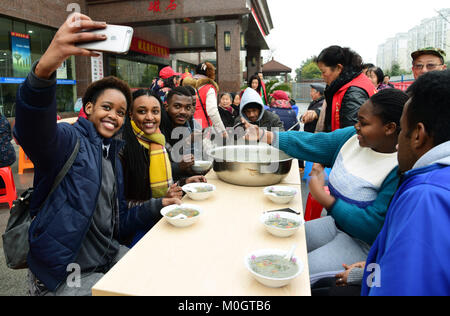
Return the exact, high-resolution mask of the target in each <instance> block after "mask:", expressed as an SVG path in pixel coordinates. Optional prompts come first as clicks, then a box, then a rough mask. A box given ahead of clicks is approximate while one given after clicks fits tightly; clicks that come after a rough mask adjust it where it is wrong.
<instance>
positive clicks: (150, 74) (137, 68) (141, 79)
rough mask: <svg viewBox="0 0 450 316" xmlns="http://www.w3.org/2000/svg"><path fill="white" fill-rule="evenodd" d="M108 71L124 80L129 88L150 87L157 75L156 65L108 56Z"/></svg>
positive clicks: (157, 68)
mask: <svg viewBox="0 0 450 316" xmlns="http://www.w3.org/2000/svg"><path fill="white" fill-rule="evenodd" d="M109 67H110V73H111V75H113V76H116V77H118V78H120V79H122V80H124V81H126V82H127V83H128V84H129V85H130V87H131V88H147V89H148V88H150V86H151V85H152V81H153V79H154V78H156V77H158V73H159V67H158V65H153V64H146V63H142V62H137V61H132V60H127V59H122V58H116V57H110V61H109Z"/></svg>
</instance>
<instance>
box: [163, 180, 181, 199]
mask: <svg viewBox="0 0 450 316" xmlns="http://www.w3.org/2000/svg"><path fill="white" fill-rule="evenodd" d="M166 198H177V199H181V198H183V190H182V189H181V188H180V186H178V184H177V183H175V184H172V185H171V186H170V188H169V190H168V191H167V194H166Z"/></svg>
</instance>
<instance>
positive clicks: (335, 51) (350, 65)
mask: <svg viewBox="0 0 450 316" xmlns="http://www.w3.org/2000/svg"><path fill="white" fill-rule="evenodd" d="M315 62H316V63H324V64H325V65H326V66H327V67H332V68H334V67H336V66H337V65H338V64H341V65H342V66H344V69H349V70H351V71H355V72H360V71H362V69H363V62H362V58H361V56H360V55H358V54H357V53H355V52H354V51H352V50H351V49H350V48H347V47H345V48H342V47H340V46H336V45H335V46H330V47H328V48H325V49H324V50H323V51H322V52H321V53H320V55H319V56H318V57H317V58H316V60H315Z"/></svg>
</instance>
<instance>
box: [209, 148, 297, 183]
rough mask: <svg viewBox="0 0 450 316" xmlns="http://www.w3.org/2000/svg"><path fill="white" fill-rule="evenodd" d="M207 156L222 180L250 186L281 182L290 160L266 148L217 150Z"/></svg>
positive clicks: (285, 174) (278, 151) (281, 153)
mask: <svg viewBox="0 0 450 316" xmlns="http://www.w3.org/2000/svg"><path fill="white" fill-rule="evenodd" d="M210 155H211V157H212V158H214V171H215V172H216V174H217V176H218V177H219V178H220V179H221V180H222V181H225V182H227V183H231V184H235V185H241V186H251V187H254V186H269V185H274V184H278V183H280V182H281V181H282V180H283V179H284V178H285V177H286V176H287V175H288V174H289V172H290V171H291V166H292V160H293V158H292V157H290V156H288V155H287V154H285V153H284V152H282V151H280V150H278V149H276V148H274V147H271V146H268V145H249V146H245V145H242V146H225V147H217V148H215V149H213V150H212V151H211V152H210Z"/></svg>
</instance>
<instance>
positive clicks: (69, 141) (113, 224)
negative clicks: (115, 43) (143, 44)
mask: <svg viewBox="0 0 450 316" xmlns="http://www.w3.org/2000/svg"><path fill="white" fill-rule="evenodd" d="M105 27H106V23H104V22H95V21H92V20H91V19H90V18H89V17H87V16H85V15H82V14H78V13H75V14H73V15H71V16H70V17H69V18H68V19H67V21H66V22H65V23H64V24H63V25H62V26H61V28H60V29H59V30H58V32H57V33H56V35H55V37H54V39H53V41H52V43H51V44H50V46H49V48H48V49H47V51H46V52H45V54H44V55H43V56H42V58H41V59H40V60H39V62H38V63H37V64H36V65H35V66H33V68H32V71H31V72H30V74H29V75H28V77H27V79H26V80H25V82H24V83H23V84H22V85H21V86H20V88H19V90H18V93H17V101H16V125H15V130H14V134H15V137H16V138H17V139H18V141H19V143H20V144H21V146H22V147H23V149H24V151H25V153H26V154H27V155H28V157H30V159H31V160H32V161H33V163H34V166H35V179H34V183H35V190H34V193H33V197H32V201H31V204H30V213H31V215H32V216H34V217H35V219H34V220H33V222H32V224H31V227H30V229H29V245H30V251H29V254H28V258H27V263H28V266H29V269H30V271H29V293H30V294H31V295H49V296H53V295H57V296H59V295H77V296H78V295H91V287H92V286H93V285H94V284H95V283H96V282H97V281H98V280H99V279H100V278H101V277H102V276H103V275H104V274H105V273H106V272H107V271H108V270H109V269H110V268H111V267H112V266H114V264H115V263H117V262H118V260H120V259H121V258H122V257H123V255H124V254H125V253H126V252H127V251H128V249H127V248H126V247H124V246H123V245H122V244H121V243H122V242H123V241H126V240H127V239H128V238H130V237H131V236H133V235H134V234H135V232H136V231H138V230H149V229H150V228H151V227H152V226H153V225H154V224H155V223H157V221H159V218H160V215H159V212H160V210H161V208H162V207H163V206H167V205H171V204H181V201H180V200H179V199H178V198H164V199H152V200H149V201H148V202H146V203H144V204H142V205H139V206H136V207H133V208H128V206H127V202H126V200H125V198H124V189H123V171H122V166H121V163H120V160H119V159H118V152H119V151H120V149H121V148H122V146H123V143H122V141H120V140H116V139H114V138H113V136H114V135H115V134H116V133H117V132H118V131H119V130H120V129H121V128H122V126H123V123H124V119H125V116H126V113H127V110H128V108H129V107H130V105H131V102H132V97H131V91H130V88H129V86H128V85H127V84H126V83H125V82H123V81H121V80H119V79H118V78H115V77H108V78H104V79H102V80H100V81H97V82H94V83H93V84H91V85H90V86H89V87H88V88H87V91H86V93H85V95H84V97H83V108H84V110H85V112H86V114H87V117H88V119H84V118H80V119H79V120H78V122H77V123H75V124H74V125H70V124H67V123H62V124H57V123H56V120H55V117H56V70H57V69H58V68H59V66H60V65H61V64H62V63H63V62H64V61H65V60H66V59H67V58H69V57H70V56H87V57H89V56H96V55H97V54H96V53H94V52H92V51H89V50H86V49H83V48H80V47H78V46H77V45H78V44H80V43H86V42H93V41H99V40H100V41H101V40H105V39H106V37H105V36H103V35H102V34H95V33H93V32H88V31H89V30H98V29H104V28H105ZM77 142H79V144H80V150H79V152H78V155H77V157H76V159H75V161H74V163H73V165H72V167H71V169H70V170H69V171H68V173H67V174H66V176H65V177H64V179H63V180H62V181H61V183H60V185H59V186H58V187H57V189H56V190H55V191H54V192H53V193H52V194H51V195H50V196H49V197H48V199H47V196H48V195H49V192H50V188H51V186H52V184H53V183H54V181H55V178H56V175H57V174H58V173H59V171H60V170H61V168H62V166H63V165H64V164H65V162H66V161H67V160H68V157H70V156H71V154H72V152H73V151H74V148H75V145H76V143H77ZM46 199H47V200H46ZM44 201H46V202H45V203H44ZM42 204H43V205H42ZM74 269H75V270H76V271H79V272H80V273H81V275H79V276H78V277H80V278H81V283H80V286H79V287H71V286H69V285H68V282H67V279H68V276H69V273H71V272H73V271H74Z"/></svg>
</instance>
